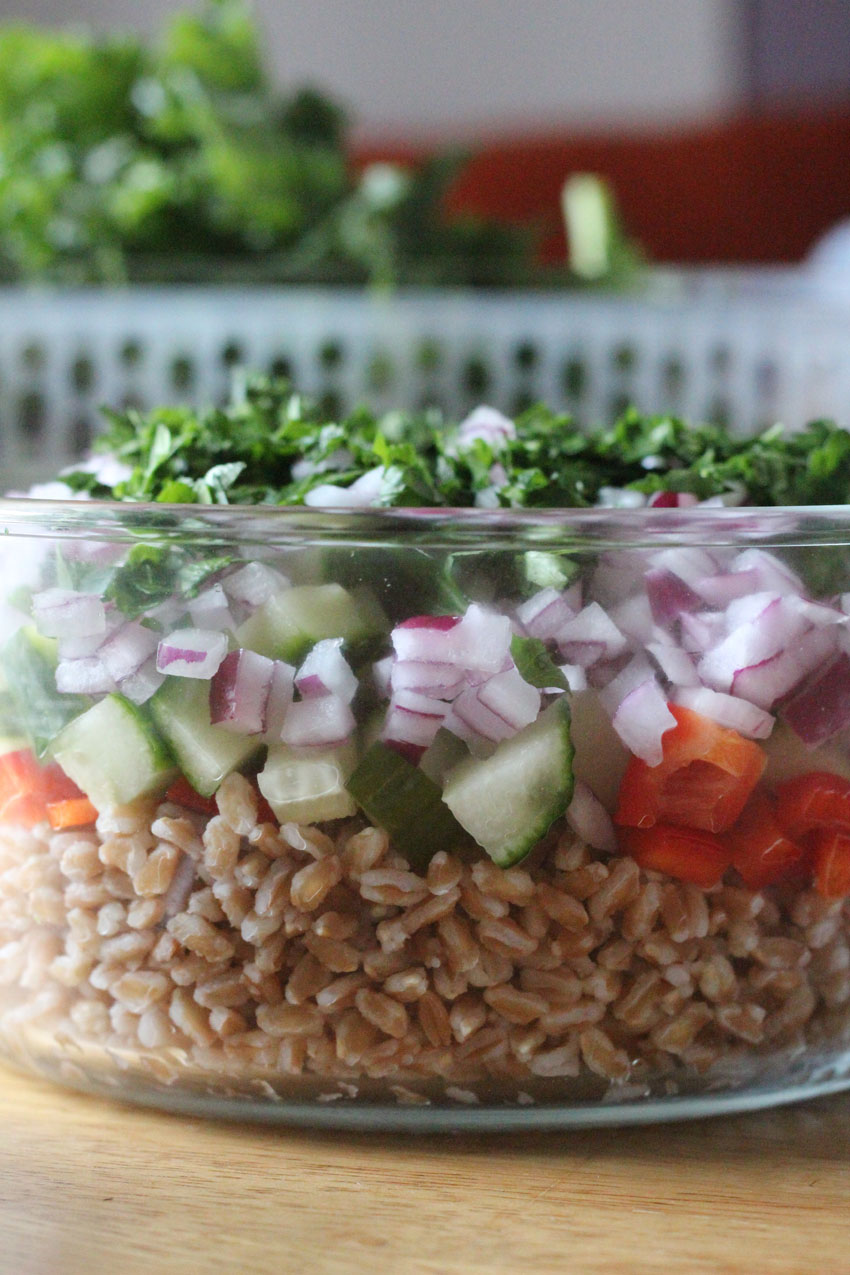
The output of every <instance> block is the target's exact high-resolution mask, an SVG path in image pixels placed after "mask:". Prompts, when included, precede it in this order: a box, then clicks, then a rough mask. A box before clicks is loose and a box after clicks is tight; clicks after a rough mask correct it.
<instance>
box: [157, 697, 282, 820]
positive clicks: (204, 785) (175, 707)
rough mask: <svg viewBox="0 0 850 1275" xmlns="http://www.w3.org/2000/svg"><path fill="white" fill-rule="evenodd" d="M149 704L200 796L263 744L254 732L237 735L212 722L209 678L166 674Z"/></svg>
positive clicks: (162, 731) (251, 755)
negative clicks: (201, 678) (200, 678)
mask: <svg viewBox="0 0 850 1275" xmlns="http://www.w3.org/2000/svg"><path fill="white" fill-rule="evenodd" d="M149 707H150V711H151V715H152V717H153V719H154V721H155V723H156V725H157V728H158V729H159V732H160V734H161V735H162V737H163V738H164V739H165V740H166V742H167V743H168V746H169V747H170V748H171V751H172V752H173V753H174V756H175V757H176V759H177V763H178V765H179V767H180V769H181V770H182V772H183V774H184V775H185V776H186V778H187V779H188V780H189V783H190V784H191V785H192V787H193V788H194V789H195V791H196V792H199V793H200V794H201V795H202V796H203V797H211V796H212V795H213V793H214V792H215V791H216V789H217V788H218V787H219V785H220V784H221V781H222V780H223V779H224V778H225V777H226V776H227V775H229V774H230V772H231V771H232V770H239V769H240V768H241V767H242V766H243V765H244V764H245V763H246V762H247V761H248V760H249V759H250V758H251V757H253V756H254V755H255V754H256V753H258V752H259V751H260V749H261V748H262V747H263V744H262V741H261V740H259V739H258V738H257V736H256V735H236V734H234V733H233V732H232V731H228V730H224V728H223V727H221V726H213V725H211V723H210V686H209V682H205V681H199V680H196V679H194V678H189V677H167V678H166V679H165V681H164V682H163V684H162V686H161V687H160V688H159V690H158V691H157V693H156V695H154V697H153V699H151V700H150V701H149Z"/></svg>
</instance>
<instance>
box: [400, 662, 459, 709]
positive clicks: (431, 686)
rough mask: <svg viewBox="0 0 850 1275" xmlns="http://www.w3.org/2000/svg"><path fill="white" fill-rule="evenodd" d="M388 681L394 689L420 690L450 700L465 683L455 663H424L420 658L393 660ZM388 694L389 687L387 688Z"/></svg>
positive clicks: (425, 693)
mask: <svg viewBox="0 0 850 1275" xmlns="http://www.w3.org/2000/svg"><path fill="white" fill-rule="evenodd" d="M389 659H390V662H391V665H392V668H391V670H390V676H389V681H390V685H391V687H392V689H393V690H394V691H421V692H422V693H423V694H424V695H433V696H435V697H436V698H437V699H444V700H450V699H454V697H455V695H459V694H460V692H461V691H462V690H463V688H464V687H465V686H466V684H467V678H466V675H465V673H464V672H463V670H462V669H458V667H457V665H456V664H424V663H423V662H422V661H421V660H393V657H392V656H390V657H389ZM387 695H389V689H387Z"/></svg>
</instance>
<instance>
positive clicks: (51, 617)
mask: <svg viewBox="0 0 850 1275" xmlns="http://www.w3.org/2000/svg"><path fill="white" fill-rule="evenodd" d="M32 613H33V618H34V619H35V623H36V627H37V628H38V631H39V633H43V634H44V636H45V637H66V638H83V637H94V636H96V635H97V634H99V633H105V632H106V611H105V609H104V606H103V602H102V601H101V599H100V598H99V597H98V595H97V594H96V593H79V592H77V591H76V590H74V589H44V590H42V592H41V593H36V594H34V596H33V600H32Z"/></svg>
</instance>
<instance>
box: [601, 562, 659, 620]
mask: <svg viewBox="0 0 850 1275" xmlns="http://www.w3.org/2000/svg"><path fill="white" fill-rule="evenodd" d="M652 556H653V555H652V552H651V551H650V550H645V549H609V550H608V551H607V552H606V553H603V554H602V555H601V557H600V558H599V561H598V562H597V564H596V569H595V570H594V572H593V582H592V585H591V593H592V594H593V596H594V597H595V598H596V599H597V601H598V602H600V603H601V604H602V606H607V607H610V606H615V605H616V604H617V603H618V602H621V601H622V600H623V598H627V597H629V596H630V595H631V594H632V593H634V592H636V591H637V590H639V589H641V588H642V587H643V577H644V574H645V573H646V571H647V569H648V566H649V565H650V559H651V558H652Z"/></svg>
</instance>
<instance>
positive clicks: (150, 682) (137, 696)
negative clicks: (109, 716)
mask: <svg viewBox="0 0 850 1275" xmlns="http://www.w3.org/2000/svg"><path fill="white" fill-rule="evenodd" d="M164 681H165V674H164V673H158V672H157V668H156V658H155V656H151V657H150V659H148V660H145V662H144V664H143V665H142V666H141V668H138V669H136V671H135V673H130V674H128V676H127V677H125V678H122V680H121V684H120V687H119V689H120V691H121V694H122V695H126V696H127V699H129V700H132V701H133V703H134V704H146V703H147V702H148V700H149V699H150V698H151V696H152V695H155V694H156V692H157V691H158V690H159V688H160V686H162V684H163V682H164Z"/></svg>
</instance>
